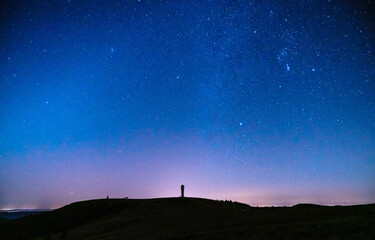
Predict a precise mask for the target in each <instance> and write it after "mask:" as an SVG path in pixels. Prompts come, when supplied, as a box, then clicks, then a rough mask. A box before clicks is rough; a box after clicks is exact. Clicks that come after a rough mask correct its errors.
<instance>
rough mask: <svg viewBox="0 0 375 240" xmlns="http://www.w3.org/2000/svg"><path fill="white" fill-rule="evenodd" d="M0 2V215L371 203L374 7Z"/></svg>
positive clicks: (374, 183) (374, 188) (374, 174)
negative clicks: (199, 201) (169, 202)
mask: <svg viewBox="0 0 375 240" xmlns="http://www.w3.org/2000/svg"><path fill="white" fill-rule="evenodd" d="M0 6H1V8H0V10H1V19H0V47H1V49H0V50H1V51H0V106H1V107H0V209H20V208H29V209H30V208H57V207H61V206H63V205H66V204H68V203H72V202H75V201H80V200H87V199H94V198H105V197H106V196H107V195H109V196H110V197H111V198H124V197H129V198H157V197H178V196H179V194H180V185H181V184H184V185H185V195H186V196H187V197H203V198H210V199H223V200H224V199H230V200H234V201H240V202H244V203H248V204H250V205H257V206H269V205H294V204H297V203H302V202H303V203H305V202H310V203H317V204H327V205H334V204H361V203H370V202H374V200H375V138H374V137H375V123H374V119H375V95H374V92H375V91H374V89H375V88H374V81H375V57H374V52H375V46H374V44H375V34H374V33H375V20H374V19H373V18H372V17H371V16H373V15H372V14H373V10H374V3H372V2H366V3H361V4H359V3H358V4H354V3H351V1H344V2H341V3H336V2H335V3H333V2H331V1H317V2H314V3H311V2H309V1H298V3H296V2H294V3H280V2H278V1H266V2H263V1H259V2H257V1H242V0H240V1H227V2H226V1H206V0H203V1H199V4H198V3H197V2H194V1H181V2H179V1H178V2H176V1H143V0H142V1H108V2H106V4H104V2H97V1H74V0H72V1H41V2H40V3H37V4H31V3H26V2H24V1H16V2H14V3H7V2H4V3H1V4H0Z"/></svg>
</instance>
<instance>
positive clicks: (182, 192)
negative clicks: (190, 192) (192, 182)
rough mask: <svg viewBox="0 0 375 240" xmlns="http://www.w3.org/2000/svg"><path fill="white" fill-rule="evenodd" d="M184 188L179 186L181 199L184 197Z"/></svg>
mask: <svg viewBox="0 0 375 240" xmlns="http://www.w3.org/2000/svg"><path fill="white" fill-rule="evenodd" d="M184 190H185V186H184V185H181V197H184Z"/></svg>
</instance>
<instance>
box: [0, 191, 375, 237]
mask: <svg viewBox="0 0 375 240" xmlns="http://www.w3.org/2000/svg"><path fill="white" fill-rule="evenodd" d="M0 239H4V240H6V239H46V240H47V239H77V240H78V239H79V240H82V239H90V240H95V239H104V240H109V239H175V240H177V239H179V240H182V239H332V240H333V239H375V204H370V205H359V206H345V207H342V206H335V207H326V206H317V205H310V204H301V205H297V206H294V207H272V208H254V207H250V206H247V205H245V204H241V203H234V202H229V201H225V202H224V201H214V200H208V199H201V198H164V199H144V200H140V199H101V200H91V201H84V202H77V203H73V204H70V205H68V206H65V207H63V208H60V209H57V210H54V211H51V212H44V213H41V214H37V215H32V216H27V217H23V218H20V219H15V220H11V221H6V222H2V223H0Z"/></svg>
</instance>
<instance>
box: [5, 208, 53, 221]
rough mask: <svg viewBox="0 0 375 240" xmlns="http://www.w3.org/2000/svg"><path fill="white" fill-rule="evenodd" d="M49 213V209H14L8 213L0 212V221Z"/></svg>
mask: <svg viewBox="0 0 375 240" xmlns="http://www.w3.org/2000/svg"><path fill="white" fill-rule="evenodd" d="M47 211H51V209H15V210H10V211H3V210H2V211H0V221H1V220H3V221H5V220H13V219H17V218H21V217H26V216H29V215H34V214H40V213H43V212H47Z"/></svg>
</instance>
